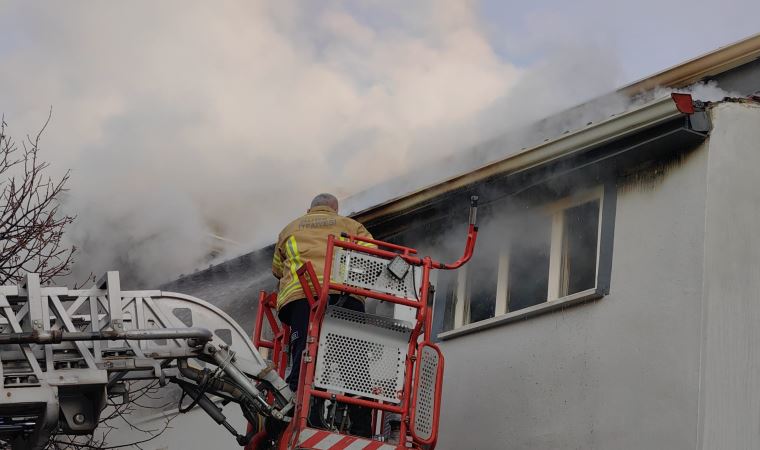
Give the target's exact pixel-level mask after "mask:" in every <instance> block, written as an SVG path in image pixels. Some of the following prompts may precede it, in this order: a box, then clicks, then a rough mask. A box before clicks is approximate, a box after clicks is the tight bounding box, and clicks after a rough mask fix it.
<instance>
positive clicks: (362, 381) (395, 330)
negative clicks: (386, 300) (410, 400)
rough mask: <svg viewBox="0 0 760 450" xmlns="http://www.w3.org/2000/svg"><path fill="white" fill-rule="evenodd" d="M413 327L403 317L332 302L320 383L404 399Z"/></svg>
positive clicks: (383, 397) (324, 332) (389, 399)
mask: <svg viewBox="0 0 760 450" xmlns="http://www.w3.org/2000/svg"><path fill="white" fill-rule="evenodd" d="M411 328H412V325H411V324H410V323H408V322H405V321H402V320H397V319H390V318H385V317H380V316H375V315H372V314H364V313H360V312H356V311H350V310H347V309H343V308H338V307H335V306H330V307H328V308H327V311H326V312H325V319H324V321H323V322H322V333H321V335H320V339H319V351H318V354H317V366H316V369H315V382H314V385H315V387H318V388H322V389H327V390H331V391H338V392H344V393H348V394H355V395H361V396H362V397H367V398H374V399H377V400H383V401H386V402H390V403H399V402H400V400H399V395H398V394H399V393H400V392H401V391H402V390H403V386H404V373H405V364H404V360H405V358H406V352H407V349H408V345H409V338H410V334H411Z"/></svg>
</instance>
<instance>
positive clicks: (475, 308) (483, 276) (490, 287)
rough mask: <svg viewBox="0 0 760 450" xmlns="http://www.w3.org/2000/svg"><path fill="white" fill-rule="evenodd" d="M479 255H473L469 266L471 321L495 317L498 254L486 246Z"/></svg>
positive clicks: (468, 281)
mask: <svg viewBox="0 0 760 450" xmlns="http://www.w3.org/2000/svg"><path fill="white" fill-rule="evenodd" d="M484 247H485V246H484ZM476 254H477V253H476ZM477 255H478V257H477V258H476V257H473V260H471V261H470V266H469V267H468V268H467V271H468V280H467V283H468V287H469V298H470V301H469V306H470V311H469V313H470V314H469V322H470V323H472V322H478V321H481V320H485V319H488V318H491V317H493V316H494V311H495V306H496V284H497V274H498V270H497V269H498V264H499V259H498V254H494V252H493V251H489V249H485V248H484V249H482V250H481V253H480V254H477Z"/></svg>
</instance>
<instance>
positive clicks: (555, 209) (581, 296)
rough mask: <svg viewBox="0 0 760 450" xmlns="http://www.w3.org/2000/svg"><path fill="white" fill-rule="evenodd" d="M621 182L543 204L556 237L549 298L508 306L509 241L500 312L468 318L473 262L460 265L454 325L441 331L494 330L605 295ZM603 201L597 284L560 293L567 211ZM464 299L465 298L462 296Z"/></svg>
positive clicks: (501, 270)
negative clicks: (469, 280) (513, 308)
mask: <svg viewBox="0 0 760 450" xmlns="http://www.w3.org/2000/svg"><path fill="white" fill-rule="evenodd" d="M616 193H617V192H616V186H615V184H614V183H604V184H599V185H596V186H593V187H590V188H586V189H581V190H578V191H577V192H574V193H571V194H570V195H567V196H565V197H563V198H561V199H558V200H555V201H552V202H549V203H547V204H544V205H540V206H537V208H539V209H540V210H543V211H545V212H546V213H547V215H549V216H550V218H551V219H550V220H551V222H552V225H551V237H550V239H551V242H550V252H549V280H548V286H547V296H546V300H545V301H542V302H540V303H538V304H535V305H533V306H529V307H526V308H522V309H518V310H516V311H508V295H507V292H508V288H509V279H508V277H509V258H510V255H509V247H510V246H509V245H505V246H504V247H503V248H502V249H501V250H500V252H499V265H498V268H497V271H498V274H497V286H496V298H495V302H496V304H495V308H494V316H493V317H491V318H489V319H485V320H481V321H478V322H473V323H468V322H466V321H467V320H469V314H468V311H469V302H470V299H469V286H468V279H469V276H468V272H469V271H468V269H467V267H468V265H465V266H464V267H463V268H461V269H459V271H458V273H457V276H456V282H455V283H453V284H454V286H453V288H454V289H455V291H454V292H453V295H452V296H451V298H452V300H453V301H454V302H455V304H454V314H453V316H454V317H453V328H452V329H451V330H448V331H444V332H441V333H439V334H438V337H439V338H440V339H442V340H446V339H451V338H454V337H457V336H461V335H466V334H469V333H473V332H476V331H480V330H484V329H488V328H491V327H494V326H498V325H503V324H507V323H511V322H514V321H517V320H523V319H525V318H528V317H532V316H537V315H540V314H544V313H546V312H550V311H553V310H556V309H559V308H565V307H568V306H571V305H574V304H578V303H583V302H587V301H589V300H595V299H599V298H602V297H604V296H605V295H607V294H608V293H609V283H610V274H611V266H612V239H613V235H614V221H615V204H616V200H617V198H616ZM594 200H598V201H599V214H598V224H597V246H596V272H595V286H594V287H592V288H589V289H586V290H584V291H580V292H576V293H573V294H569V295H560V293H561V290H562V289H561V288H562V287H561V284H562V271H563V270H564V268H563V267H562V265H563V262H562V259H563V257H564V256H565V255H564V250H563V245H564V237H565V236H564V230H565V227H564V213H565V211H567V210H568V209H570V208H572V207H575V206H578V205H582V204H584V203H587V202H590V201H594ZM460 299H462V300H463V301H460Z"/></svg>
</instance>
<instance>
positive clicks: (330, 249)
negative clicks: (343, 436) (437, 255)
mask: <svg viewBox="0 0 760 450" xmlns="http://www.w3.org/2000/svg"><path fill="white" fill-rule="evenodd" d="M470 206H471V208H470V220H469V226H468V229H467V240H466V243H465V248H464V252H463V254H462V257H461V258H459V259H458V260H456V261H454V262H453V263H448V264H446V263H443V262H440V261H436V260H434V259H432V258H430V257H427V256H426V257H420V256H416V255H417V250H415V249H413V248H409V247H404V246H401V245H398V244H392V243H388V242H383V241H378V240H375V239H368V238H363V237H360V236H351V235H343V236H341V238H340V239H338V238H336V237H335V236H332V235H331V236H329V237H328V239H327V250H326V254H325V261H326V264H325V267H324V276H323V278H322V279H323V280H327V282H324V283H320V282H319V279H318V277H317V274H316V271H315V270H314V267H313V265H312V264H311V262H306V263H305V264H303V265H302V266H301V267H300V268H299V269H298V270H297V275H298V279H299V281H300V283H301V287H302V289H303V291H304V295H305V296H306V299H307V301H308V302H309V307H310V316H309V330H308V333H307V339H306V350H305V352H306V355H305V357H304V358H303V359H302V366H301V371H300V379H299V384H298V391H297V399H296V405H295V408H294V415H293V418H292V421H291V425H290V426H289V427H288V429H287V430H286V432H285V434H284V435H283V438H282V442H281V445H280V446H279V448H280V449H285V448H288V449H289V448H291V446H290V445H291V444H293V445H295V443H297V442H298V437H299V436H298V435H299V433H300V432H301V431H302V430H304V429H305V428H307V427H308V423H307V418H308V416H309V404H310V400H311V397H317V398H324V399H331V400H336V401H338V402H341V403H346V404H352V405H358V406H362V407H366V408H370V409H372V410H375V411H385V412H389V413H396V414H399V415H401V429H400V432H399V434H400V436H401V439H400V442H399V444H398V447H397V448H398V449H404V448H407V447H406V443H407V436H410V437H411V440H412V443H413V445H414V447H415V448H420V446H425V447H426V448H428V449H432V448H434V446H435V443H436V441H437V437H438V436H437V428H438V419H439V416H440V404H441V402H440V395H441V384H442V367H443V355H441V353H440V350H439V349H438V347H437V346H436V345H435V344H434V343H432V342H431V337H432V336H431V328H432V320H431V312H430V307H429V306H428V296H429V294H430V272H431V271H432V270H435V269H442V270H453V269H457V268H459V267H461V266H462V265H464V264H465V263H467V261H469V260H470V258H471V257H472V253H473V251H474V248H475V242H476V240H477V234H478V227H477V224H476V216H477V197H473V198H472V201H471V205H470ZM336 247H338V248H343V249H345V250H351V251H357V252H362V253H366V254H369V255H373V256H377V257H380V258H384V259H388V260H391V259H393V258H396V257H400V258H402V259H403V260H404V261H406V262H407V263H409V264H410V265H412V266H416V267H422V282H421V285H420V287H419V292H417V293H416V294H417V295H416V298H415V299H409V298H402V297H396V296H393V295H389V294H385V293H382V292H375V291H372V290H368V289H363V288H358V287H355V286H348V285H345V284H341V283H337V282H335V281H332V278H331V271H332V264H331V263H330V262H331V261H332V259H333V255H334V252H335V248H336ZM331 291H338V292H344V293H348V294H354V295H359V296H362V297H369V298H375V299H378V300H382V301H385V302H389V303H393V304H398V305H403V306H408V307H412V308H414V309H416V313H415V323H414V326H413V328H412V332H411V336H410V340H409V345H408V348H407V355H406V359H405V374H404V386H403V390H402V392H401V393H400V400H401V403H400V405H392V404H387V403H382V402H381V401H376V400H371V399H365V398H357V397H351V396H347V395H340V394H335V393H330V392H326V391H323V390H319V389H316V388H315V387H314V378H315V368H316V360H317V352H318V350H319V336H320V333H321V328H322V321H323V319H324V315H325V311H326V309H327V306H328V303H329V295H330V292H331ZM276 302H277V300H276V295H275V294H270V295H268V296H267V295H266V294H265V293H264V292H262V293H261V294H260V297H259V311H258V313H257V317H256V331H255V332H254V343H255V345H256V346H257V347H259V348H268V349H271V350H272V359H273V361H275V364H276V366H277V370H278V373H280V375H281V376H283V377H284V372H285V368H286V366H287V356H288V355H287V353H286V352H285V351H284V350H285V349H286V348H287V339H288V330H287V327H285V326H283V325H280V324H279V322H278V321H277V320H276ZM264 319H266V320H267V323H268V324H269V326H270V327H271V328H272V330H273V334H274V338H273V339H272V340H265V339H262V337H261V329H262V328H263V323H264ZM426 346H427V347H431V348H433V349H434V350H435V351H436V352H438V356H439V361H440V365H441V366H440V367H441V369H439V372H438V375H437V377H436V380H435V385H436V389H435V392H436V398H435V401H434V409H435V410H434V411H433V417H432V422H433V432H432V433H431V436H430V437H429V438H421V437H419V436H416V434H415V433H414V421H415V419H416V414H415V405H414V401H413V393H414V392H415V391H416V390H417V388H418V386H419V382H420V381H419V367H418V364H416V362H417V361H418V355H419V352H421V350H422V349H423V347H426ZM373 423H374V421H373ZM260 434H261V433H260ZM257 437H259V436H258V435H257ZM249 447H250V446H249ZM249 447H246V450H252V449H253V448H254V447H250V448H249Z"/></svg>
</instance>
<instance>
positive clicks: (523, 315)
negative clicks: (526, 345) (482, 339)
mask: <svg viewBox="0 0 760 450" xmlns="http://www.w3.org/2000/svg"><path fill="white" fill-rule="evenodd" d="M604 295H605V293H604V292H603V291H602V290H601V289H599V288H594V289H587V290H585V291H581V292H577V293H575V294H573V295H568V296H565V297H562V298H560V299H557V300H552V301H550V302H544V303H539V304H538V305H533V306H529V307H527V308H523V309H520V310H518V311H513V312H511V313H507V314H504V315H501V316H497V317H492V318H490V319H486V320H481V321H480V322H475V323H471V324H467V325H464V326H462V327H459V328H457V329H455V330H451V331H444V332H442V333H439V334H438V338H439V339H441V340H444V341H445V340H448V339H453V338H456V337H459V336H464V335H467V334H470V333H476V332H478V331H483V330H487V329H489V328H493V327H498V326H501V325H506V324H508V323H512V322H516V321H518V320H524V319H528V318H530V317H533V316H538V315H541V314H545V313H548V312H551V311H556V310H558V309H562V308H567V307H569V306H572V305H575V304H578V303H583V302H587V301H589V300H596V299H599V298H602V297H604Z"/></svg>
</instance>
